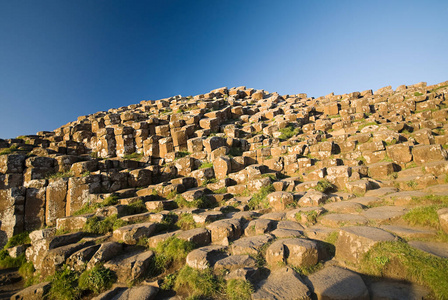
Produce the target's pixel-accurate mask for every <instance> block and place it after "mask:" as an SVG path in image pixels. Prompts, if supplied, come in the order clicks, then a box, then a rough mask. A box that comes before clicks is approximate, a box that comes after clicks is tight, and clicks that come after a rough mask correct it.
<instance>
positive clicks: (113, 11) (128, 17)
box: [0, 0, 448, 138]
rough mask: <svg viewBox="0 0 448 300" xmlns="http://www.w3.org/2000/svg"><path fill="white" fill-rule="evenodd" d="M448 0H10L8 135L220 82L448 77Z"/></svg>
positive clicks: (1, 24)
mask: <svg viewBox="0 0 448 300" xmlns="http://www.w3.org/2000/svg"><path fill="white" fill-rule="evenodd" d="M447 15H448V1H410V0H407V1H345V0H338V1H336V0H333V1H300V0H291V1H286V0H285V1H272V0H271V1H264V0H253V1H249V0H247V1H245V0H239V1H231V0H229V1H222V0H221V1H214V0H190V1H174V0H172V1H171V0H160V1H138V0H132V1H126V0H121V1H116V0H76V1H74V0H41V1H35V0H14V1H12V0H0V138H11V137H16V136H18V135H22V134H35V133H36V132H38V131H42V130H49V131H51V130H54V129H56V128H58V127H60V126H61V125H63V124H66V123H68V122H70V121H73V120H76V118H77V117H78V116H80V115H87V114H90V113H95V112H97V111H102V110H107V109H109V108H114V107H120V106H125V105H129V104H134V103H138V102H140V101H141V100H150V99H151V100H156V99H160V98H165V97H169V96H172V95H178V94H181V95H184V96H188V95H196V94H201V93H205V92H208V91H210V90H212V89H215V88H218V87H221V86H228V87H233V86H241V85H246V86H247V87H253V88H256V89H265V90H267V91H271V92H273V91H277V92H279V93H281V94H296V93H307V94H308V95H309V96H314V97H319V96H322V95H326V94H328V93H331V92H335V93H337V94H342V93H347V92H353V91H363V90H366V89H373V90H375V89H378V88H381V87H383V86H386V85H392V87H394V88H395V87H397V86H398V85H401V84H413V83H417V82H420V81H426V82H428V84H435V83H439V82H442V81H446V80H448V59H447V49H448V22H447Z"/></svg>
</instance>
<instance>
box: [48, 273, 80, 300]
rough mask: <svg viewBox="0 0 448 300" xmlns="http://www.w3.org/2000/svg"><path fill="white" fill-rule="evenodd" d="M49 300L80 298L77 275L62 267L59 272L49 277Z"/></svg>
mask: <svg viewBox="0 0 448 300" xmlns="http://www.w3.org/2000/svg"><path fill="white" fill-rule="evenodd" d="M50 279H51V288H50V292H49V296H50V299H58V300H59V299H61V300H76V299H79V298H80V297H81V289H80V288H79V287H78V273H76V272H75V271H72V270H70V269H69V268H68V267H67V266H65V265H64V267H63V268H62V270H61V271H58V272H56V273H55V274H54V275H53V276H51V278H50Z"/></svg>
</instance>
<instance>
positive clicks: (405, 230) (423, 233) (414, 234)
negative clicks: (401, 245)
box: [381, 225, 437, 238]
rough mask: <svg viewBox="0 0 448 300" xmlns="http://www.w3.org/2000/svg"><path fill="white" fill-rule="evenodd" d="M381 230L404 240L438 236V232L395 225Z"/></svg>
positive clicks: (383, 227)
mask: <svg viewBox="0 0 448 300" xmlns="http://www.w3.org/2000/svg"><path fill="white" fill-rule="evenodd" d="M381 228H382V229H384V230H386V231H389V232H392V233H393V234H395V235H398V236H400V237H402V238H430V237H434V236H436V235H437V231H436V230H432V229H426V228H416V227H409V226H395V225H383V226H381Z"/></svg>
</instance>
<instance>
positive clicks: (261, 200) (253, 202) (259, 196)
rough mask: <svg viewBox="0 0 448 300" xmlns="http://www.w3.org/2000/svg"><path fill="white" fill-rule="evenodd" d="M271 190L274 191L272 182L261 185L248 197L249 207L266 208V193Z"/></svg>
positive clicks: (252, 208) (267, 205)
mask: <svg viewBox="0 0 448 300" xmlns="http://www.w3.org/2000/svg"><path fill="white" fill-rule="evenodd" d="M272 192H275V188H274V186H273V185H272V184H270V185H268V186H264V187H262V188H261V189H260V190H259V191H258V192H257V193H255V194H254V195H253V196H252V198H251V199H250V201H249V203H248V206H249V209H251V210H254V209H261V208H268V207H269V203H267V201H265V200H266V197H267V195H269V194H270V193H272Z"/></svg>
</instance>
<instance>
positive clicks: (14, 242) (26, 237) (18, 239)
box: [3, 231, 31, 249]
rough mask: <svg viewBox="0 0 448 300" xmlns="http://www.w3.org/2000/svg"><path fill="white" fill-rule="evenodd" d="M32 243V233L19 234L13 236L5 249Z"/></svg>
mask: <svg viewBox="0 0 448 300" xmlns="http://www.w3.org/2000/svg"><path fill="white" fill-rule="evenodd" d="M29 243H31V240H30V233H29V232H27V231H25V232H22V233H19V234H16V235H14V236H12V237H11V238H10V239H9V240H8V242H7V243H6V245H5V247H3V249H8V248H12V247H15V246H19V245H25V244H29Z"/></svg>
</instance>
